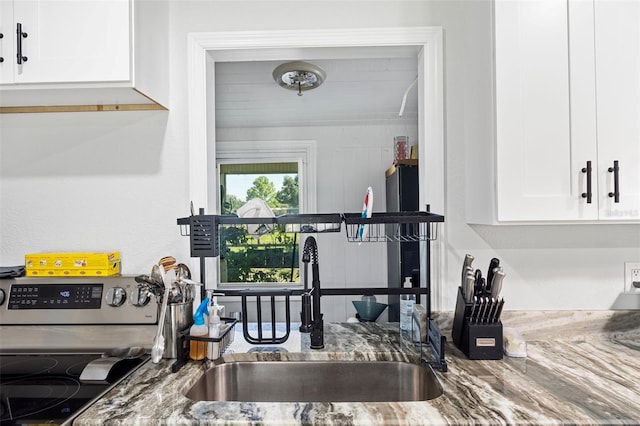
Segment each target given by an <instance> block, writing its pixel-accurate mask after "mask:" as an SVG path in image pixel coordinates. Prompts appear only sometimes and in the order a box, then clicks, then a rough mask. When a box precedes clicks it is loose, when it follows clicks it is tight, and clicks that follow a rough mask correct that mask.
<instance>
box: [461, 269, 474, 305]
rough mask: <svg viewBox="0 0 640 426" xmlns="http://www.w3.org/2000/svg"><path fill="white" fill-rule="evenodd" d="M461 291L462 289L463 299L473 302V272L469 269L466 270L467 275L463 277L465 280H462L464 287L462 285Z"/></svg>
mask: <svg viewBox="0 0 640 426" xmlns="http://www.w3.org/2000/svg"><path fill="white" fill-rule="evenodd" d="M469 269H471V268H469ZM462 289H463V291H464V299H465V301H466V302H467V303H471V302H473V296H474V294H475V288H474V277H473V273H472V272H471V271H468V272H467V275H466V277H465V282H464V287H462Z"/></svg>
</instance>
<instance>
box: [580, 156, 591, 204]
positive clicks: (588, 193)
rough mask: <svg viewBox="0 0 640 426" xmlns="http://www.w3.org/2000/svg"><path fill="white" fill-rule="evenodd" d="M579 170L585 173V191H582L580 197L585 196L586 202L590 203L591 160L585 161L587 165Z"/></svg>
mask: <svg viewBox="0 0 640 426" xmlns="http://www.w3.org/2000/svg"><path fill="white" fill-rule="evenodd" d="M581 171H582V173H586V174H587V192H583V193H582V198H586V199H587V204H591V195H592V194H591V161H587V167H583V168H582V170H581Z"/></svg>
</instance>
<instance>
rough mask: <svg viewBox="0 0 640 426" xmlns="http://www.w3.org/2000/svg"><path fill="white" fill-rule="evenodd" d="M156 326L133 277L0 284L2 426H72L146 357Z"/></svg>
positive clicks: (150, 304) (154, 307) (154, 311)
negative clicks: (133, 352)
mask: <svg viewBox="0 0 640 426" xmlns="http://www.w3.org/2000/svg"><path fill="white" fill-rule="evenodd" d="M157 321H158V304H157V301H156V300H155V298H153V297H150V296H149V295H147V294H146V293H144V292H140V291H139V290H138V286H137V283H136V282H135V280H134V277H133V276H120V277H108V278H100V277H82V278H15V279H0V424H2V425H3V426H4V425H26V424H54V425H55V424H69V423H70V422H71V420H72V419H73V418H74V417H76V416H77V415H78V414H79V413H80V412H81V411H82V410H83V409H84V408H86V407H87V406H88V405H90V404H91V403H92V402H93V401H94V400H96V399H97V398H99V397H100V396H102V395H103V394H104V393H106V392H107V391H108V390H109V389H111V387H113V386H115V385H116V384H117V383H119V382H120V381H121V380H123V379H124V378H125V377H126V376H128V375H129V374H130V373H131V372H133V371H135V369H137V368H139V367H140V366H141V365H142V364H144V363H145V362H147V361H148V360H149V356H148V353H149V350H150V348H151V344H152V341H153V337H154V335H155V332H156V328H157ZM136 347H142V348H144V349H145V350H144V351H142V350H139V351H137V355H136V356H135V357H127V356H120V355H118V354H125V353H132V351H124V350H123V349H124V348H136Z"/></svg>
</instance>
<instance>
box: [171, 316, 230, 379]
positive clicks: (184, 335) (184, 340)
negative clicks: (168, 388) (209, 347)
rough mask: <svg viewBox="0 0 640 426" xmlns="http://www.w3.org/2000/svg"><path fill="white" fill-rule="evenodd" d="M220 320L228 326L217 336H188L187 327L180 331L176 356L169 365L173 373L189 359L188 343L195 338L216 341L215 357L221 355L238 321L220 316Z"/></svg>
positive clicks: (199, 340)
mask: <svg viewBox="0 0 640 426" xmlns="http://www.w3.org/2000/svg"><path fill="white" fill-rule="evenodd" d="M220 321H221V322H222V324H224V325H225V326H227V325H228V326H227V327H226V328H225V331H224V332H223V333H222V334H221V335H220V336H218V337H197V336H190V335H189V329H186V330H183V331H182V332H180V334H179V335H178V342H177V347H178V356H177V359H176V362H174V363H173V364H172V365H171V372H172V373H175V372H176V371H178V370H180V368H182V366H183V365H184V364H185V363H186V362H187V361H188V360H189V346H190V345H189V343H190V342H191V341H192V340H195V341H198V342H209V343H218V348H219V353H218V354H217V357H219V356H222V354H223V353H224V351H225V350H226V349H227V347H228V346H229V345H230V344H231V341H232V333H234V327H235V325H236V323H237V322H238V320H237V319H234V318H226V317H222V318H220ZM217 357H216V358H217Z"/></svg>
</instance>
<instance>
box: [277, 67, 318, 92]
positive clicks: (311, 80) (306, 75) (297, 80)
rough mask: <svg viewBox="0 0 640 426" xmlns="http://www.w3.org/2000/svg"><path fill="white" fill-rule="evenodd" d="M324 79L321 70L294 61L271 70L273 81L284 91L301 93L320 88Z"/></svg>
mask: <svg viewBox="0 0 640 426" xmlns="http://www.w3.org/2000/svg"><path fill="white" fill-rule="evenodd" d="M325 77H326V73H325V72H324V71H323V70H322V68H320V67H318V66H316V65H313V64H310V63H308V62H302V61H294V62H287V63H285V64H282V65H279V66H277V67H276V69H274V70H273V79H274V80H275V81H276V83H278V84H279V85H280V86H282V87H284V88H285V89H291V90H297V91H298V96H302V92H304V91H306V90H311V89H315V88H316V87H318V86H320V85H321V84H322V83H323V82H324V79H325Z"/></svg>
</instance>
